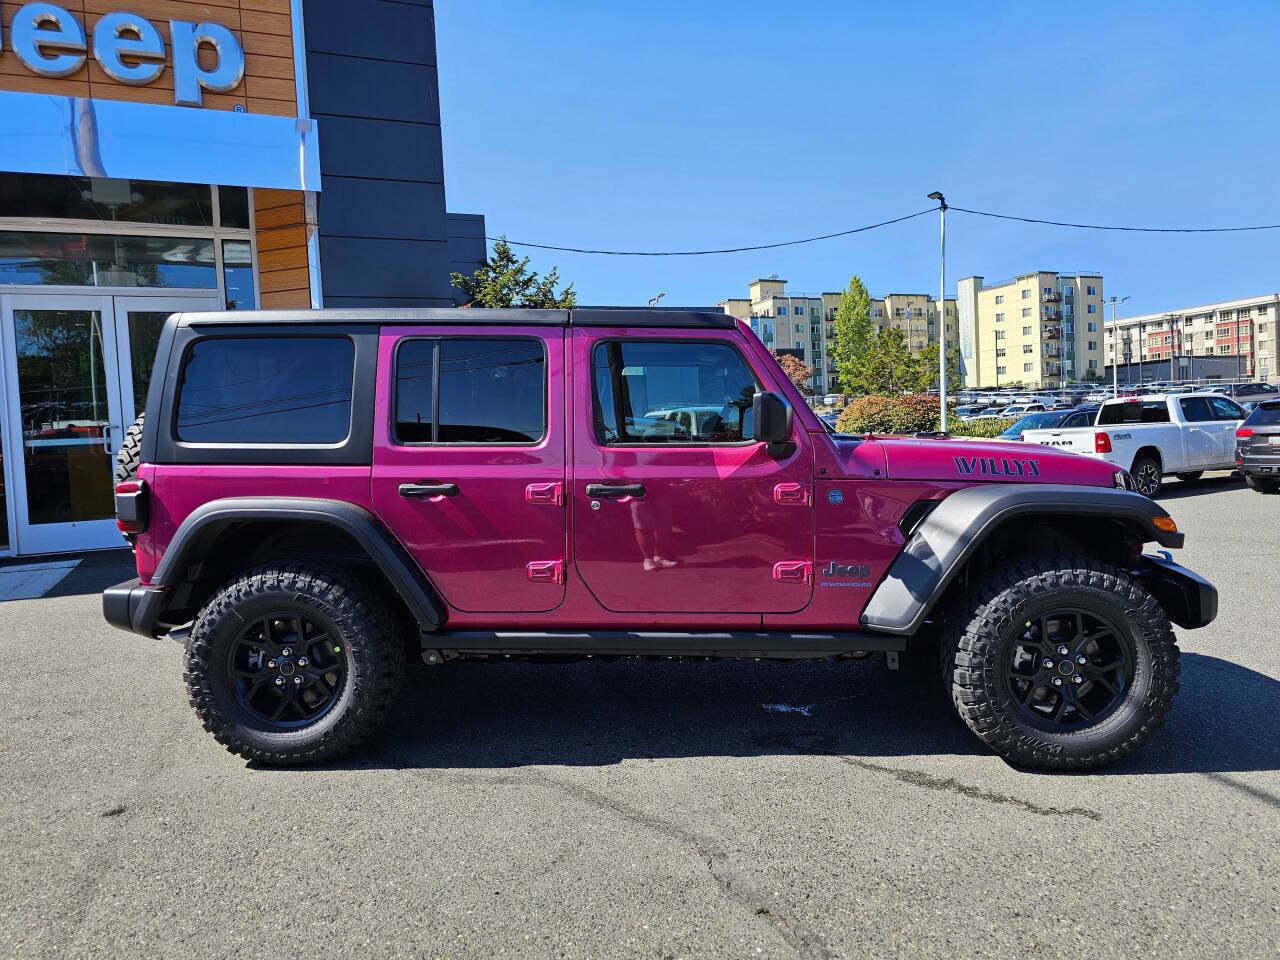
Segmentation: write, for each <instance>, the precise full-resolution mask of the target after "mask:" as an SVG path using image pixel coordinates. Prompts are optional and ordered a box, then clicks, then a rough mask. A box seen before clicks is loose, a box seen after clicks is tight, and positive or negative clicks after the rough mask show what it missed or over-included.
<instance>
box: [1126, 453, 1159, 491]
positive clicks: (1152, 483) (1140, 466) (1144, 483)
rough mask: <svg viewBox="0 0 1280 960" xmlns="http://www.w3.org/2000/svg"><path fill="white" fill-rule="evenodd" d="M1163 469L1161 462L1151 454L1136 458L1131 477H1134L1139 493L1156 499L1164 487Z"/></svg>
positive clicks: (1131, 469)
mask: <svg viewBox="0 0 1280 960" xmlns="http://www.w3.org/2000/svg"><path fill="white" fill-rule="evenodd" d="M1163 469H1164V468H1163V467H1161V466H1160V461H1159V460H1157V459H1156V458H1155V457H1153V456H1151V455H1150V454H1147V453H1144V454H1142V455H1141V456H1138V457H1135V458H1134V460H1133V467H1132V468H1130V470H1129V475H1130V476H1131V477H1133V482H1134V483H1135V484H1137V488H1138V492H1139V493H1141V494H1142V495H1143V496H1146V497H1151V498H1152V499H1154V498H1155V497H1156V496H1157V495H1158V494H1159V493H1160V488H1161V487H1162V486H1163V485H1164V476H1163ZM1152 471H1154V472H1152Z"/></svg>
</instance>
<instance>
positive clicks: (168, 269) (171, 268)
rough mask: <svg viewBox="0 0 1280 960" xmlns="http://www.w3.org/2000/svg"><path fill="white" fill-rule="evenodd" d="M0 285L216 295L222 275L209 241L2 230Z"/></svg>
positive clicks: (211, 243) (187, 238)
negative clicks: (194, 291)
mask: <svg viewBox="0 0 1280 960" xmlns="http://www.w3.org/2000/svg"><path fill="white" fill-rule="evenodd" d="M0 283H23V284H47V285H50V286H78V287H190V288H198V289H202V290H213V289H216V288H217V286H218V276H217V268H216V266H215V264H214V257H213V241H212V240H210V239H207V238H202V237H201V238H196V237H126V236H109V235H102V234H85V233H17V232H9V231H0Z"/></svg>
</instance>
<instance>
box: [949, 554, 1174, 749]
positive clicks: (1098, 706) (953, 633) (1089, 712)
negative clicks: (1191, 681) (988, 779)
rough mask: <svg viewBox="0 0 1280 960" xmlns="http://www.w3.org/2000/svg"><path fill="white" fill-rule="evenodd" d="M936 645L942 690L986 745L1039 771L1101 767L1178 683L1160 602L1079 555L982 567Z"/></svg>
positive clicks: (1131, 741)
mask: <svg viewBox="0 0 1280 960" xmlns="http://www.w3.org/2000/svg"><path fill="white" fill-rule="evenodd" d="M969 598H970V599H969V600H968V601H967V602H966V603H965V604H964V605H963V610H962V612H961V614H960V616H958V617H955V618H953V620H954V622H953V623H952V624H951V626H950V627H949V635H948V637H947V638H946V640H945V642H944V645H945V648H946V654H947V657H946V659H944V664H945V667H946V669H947V673H948V676H947V678H946V679H947V680H948V681H949V683H950V687H951V695H952V699H953V700H954V701H955V705H956V708H957V710H959V712H960V716H961V718H962V719H963V720H964V722H965V723H966V724H967V725H968V727H969V729H971V730H972V731H973V732H974V733H975V734H977V736H978V737H979V738H980V739H981V740H982V741H983V742H984V743H986V744H987V745H988V746H989V747H991V748H992V749H993V750H995V751H996V752H997V753H999V754H1000V755H1001V756H1003V757H1004V758H1005V759H1007V760H1010V761H1012V762H1014V763H1018V764H1022V765H1024V766H1028V767H1037V768H1040V769H1044V770H1082V769H1089V768H1093V767H1100V766H1105V765H1106V764H1109V763H1113V762H1115V761H1117V760H1119V759H1121V758H1123V757H1125V756H1127V755H1128V754H1129V753H1130V752H1131V751H1132V750H1134V749H1135V748H1136V747H1138V746H1139V745H1140V744H1142V743H1144V742H1145V741H1146V740H1147V739H1149V738H1150V737H1151V735H1152V734H1153V733H1154V732H1155V730H1156V729H1157V728H1158V727H1159V726H1160V725H1161V723H1163V722H1164V719H1165V715H1166V714H1167V713H1168V712H1169V708H1170V706H1171V705H1172V703H1173V697H1174V694H1175V693H1176V692H1177V690H1178V668H1179V663H1178V647H1177V642H1176V640H1175V638H1174V635H1173V632H1172V630H1171V629H1170V626H1169V620H1168V618H1167V617H1166V616H1165V614H1164V611H1163V610H1162V609H1161V608H1160V606H1159V604H1158V603H1156V601H1155V599H1154V598H1153V597H1152V596H1151V595H1150V594H1148V593H1147V592H1146V591H1145V590H1143V589H1142V587H1141V586H1140V585H1139V584H1138V583H1137V581H1135V580H1133V579H1132V578H1131V577H1129V576H1128V575H1126V574H1125V573H1123V572H1122V571H1120V570H1118V569H1116V568H1114V567H1111V566H1108V565H1106V564H1103V563H1099V562H1097V561H1094V560H1091V559H1088V558H1082V557H1058V558H1052V559H1048V560H1039V561H1037V560H1027V561H1023V562H1021V563H1016V564H1013V565H1010V566H1007V567H1004V568H1002V569H1000V570H998V571H996V572H995V573H993V574H991V575H990V577H989V578H988V579H987V581H986V583H985V584H983V585H981V586H980V587H979V589H977V590H975V591H972V592H971V593H970V594H969Z"/></svg>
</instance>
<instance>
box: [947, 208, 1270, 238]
mask: <svg viewBox="0 0 1280 960" xmlns="http://www.w3.org/2000/svg"><path fill="white" fill-rule="evenodd" d="M947 209H948V210H958V211H960V212H961V213H971V214H973V215H974V216H976V217H993V218H995V219H997V220H1017V221H1018V222H1019V223H1039V224H1045V225H1047V226H1051V227H1075V228H1076V229H1077V230H1120V231H1124V232H1126V233H1246V232H1248V231H1251V230H1280V223H1264V224H1258V225H1257V226H1251V227H1122V226H1116V225H1113V224H1099V223H1068V222H1066V221H1064V220H1041V219H1038V218H1036V217H1018V216H1014V215H1012V214H1008V213H992V212H990V211H989V210H970V209H968V208H967V207H956V206H951V205H948V206H947Z"/></svg>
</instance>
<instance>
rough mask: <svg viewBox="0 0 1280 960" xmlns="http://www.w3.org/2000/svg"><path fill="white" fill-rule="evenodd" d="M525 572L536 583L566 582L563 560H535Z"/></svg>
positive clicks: (528, 565) (527, 566)
mask: <svg viewBox="0 0 1280 960" xmlns="http://www.w3.org/2000/svg"><path fill="white" fill-rule="evenodd" d="M524 572H525V575H526V576H527V577H528V578H529V579H530V580H532V581H533V582H534V583H564V561H563V560H534V561H533V562H532V563H529V564H527V565H526V566H525V568H524Z"/></svg>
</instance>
